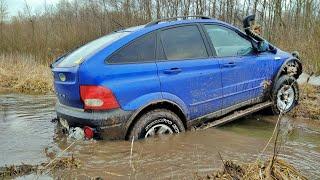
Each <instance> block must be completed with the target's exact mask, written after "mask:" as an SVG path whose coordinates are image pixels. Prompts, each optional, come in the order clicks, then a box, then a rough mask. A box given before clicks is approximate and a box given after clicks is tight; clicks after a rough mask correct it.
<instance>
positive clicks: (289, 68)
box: [272, 56, 302, 90]
mask: <svg viewBox="0 0 320 180" xmlns="http://www.w3.org/2000/svg"><path fill="white" fill-rule="evenodd" d="M300 74H302V63H301V61H300V60H299V59H298V58H297V57H294V56H293V57H290V58H288V59H286V60H285V61H284V62H283V63H282V65H281V67H280V69H279V70H278V72H277V74H276V76H275V77H274V78H273V80H272V90H273V89H274V86H275V84H276V82H277V80H278V79H279V78H280V77H281V76H283V75H289V76H293V77H294V78H295V79H298V78H299V76H300Z"/></svg>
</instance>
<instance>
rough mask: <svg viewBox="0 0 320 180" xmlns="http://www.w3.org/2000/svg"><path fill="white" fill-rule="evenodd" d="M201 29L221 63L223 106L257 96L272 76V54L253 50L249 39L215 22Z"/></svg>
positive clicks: (245, 101) (248, 100)
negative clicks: (203, 30) (205, 33)
mask: <svg viewBox="0 0 320 180" xmlns="http://www.w3.org/2000/svg"><path fill="white" fill-rule="evenodd" d="M204 29H205V31H206V32H207V34H208V37H209V39H210V43H212V44H213V46H214V49H215V51H216V59H217V60H218V61H219V63H220V67H221V74H222V86H223V108H228V107H231V106H234V105H239V103H250V102H251V101H254V100H259V99H258V98H259V97H262V96H263V92H264V91H263V86H264V83H266V81H268V80H271V78H272V74H273V73H272V72H273V63H272V55H271V54H270V53H264V54H256V53H255V52H253V47H252V44H251V42H250V40H249V39H247V38H246V35H244V34H242V33H241V32H239V31H238V30H235V29H231V28H229V27H226V26H223V25H218V24H206V25H204Z"/></svg>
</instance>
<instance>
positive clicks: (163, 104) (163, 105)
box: [125, 100, 187, 140]
mask: <svg viewBox="0 0 320 180" xmlns="http://www.w3.org/2000/svg"><path fill="white" fill-rule="evenodd" d="M155 109H167V110H170V111H172V112H173V113H175V114H176V115H178V116H179V118H180V119H181V121H182V123H183V125H184V127H185V128H186V129H187V115H186V113H185V112H184V111H183V109H182V108H181V107H180V106H179V105H178V104H177V103H175V102H173V101H170V100H158V101H154V102H151V103H149V104H147V105H145V106H143V107H141V108H140V109H138V110H136V111H135V112H134V114H133V115H132V116H131V117H130V118H129V120H128V122H127V123H126V125H125V130H126V136H125V139H126V140H127V139H129V137H128V136H129V134H130V131H131V130H132V128H133V126H134V125H135V123H136V122H137V121H138V119H139V118H140V117H141V116H142V115H143V114H145V113H146V112H149V111H151V110H155Z"/></svg>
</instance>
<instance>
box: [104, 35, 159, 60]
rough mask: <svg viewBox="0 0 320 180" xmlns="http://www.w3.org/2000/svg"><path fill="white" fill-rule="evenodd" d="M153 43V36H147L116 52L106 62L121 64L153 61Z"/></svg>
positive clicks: (154, 41)
mask: <svg viewBox="0 0 320 180" xmlns="http://www.w3.org/2000/svg"><path fill="white" fill-rule="evenodd" d="M155 43H156V38H155V34H154V33H151V34H147V35H145V36H143V37H141V38H138V39H137V40H135V41H134V42H132V43H130V44H129V45H127V46H125V47H124V48H122V49H120V50H119V51H117V52H116V53H115V54H113V55H112V56H111V57H110V58H109V59H108V62H109V63H112V64H123V63H139V62H148V61H154V60H155V49H156V48H155Z"/></svg>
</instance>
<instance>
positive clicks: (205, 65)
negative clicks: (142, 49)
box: [157, 24, 222, 119]
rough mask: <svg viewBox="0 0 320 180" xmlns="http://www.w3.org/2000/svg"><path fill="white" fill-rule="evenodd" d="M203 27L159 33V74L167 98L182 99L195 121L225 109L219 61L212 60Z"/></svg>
mask: <svg viewBox="0 0 320 180" xmlns="http://www.w3.org/2000/svg"><path fill="white" fill-rule="evenodd" d="M203 35H204V34H203V32H202V30H201V28H200V26H198V25H196V24H194V25H182V26H175V27H170V28H167V29H162V30H160V31H159V32H158V61H157V66H158V74H159V78H160V84H161V91H162V94H163V97H164V98H170V99H171V98H175V97H177V98H179V99H181V100H182V101H183V102H184V103H185V104H186V105H187V106H188V109H189V113H190V118H191V119H194V118H197V117H200V116H203V115H206V114H208V113H211V112H219V111H220V109H221V106H222V100H221V96H222V89H221V88H222V84H221V72H220V68H219V61H218V60H213V59H212V53H211V51H210V50H209V48H208V42H207V41H206V39H205V38H203V37H204V36H203Z"/></svg>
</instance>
